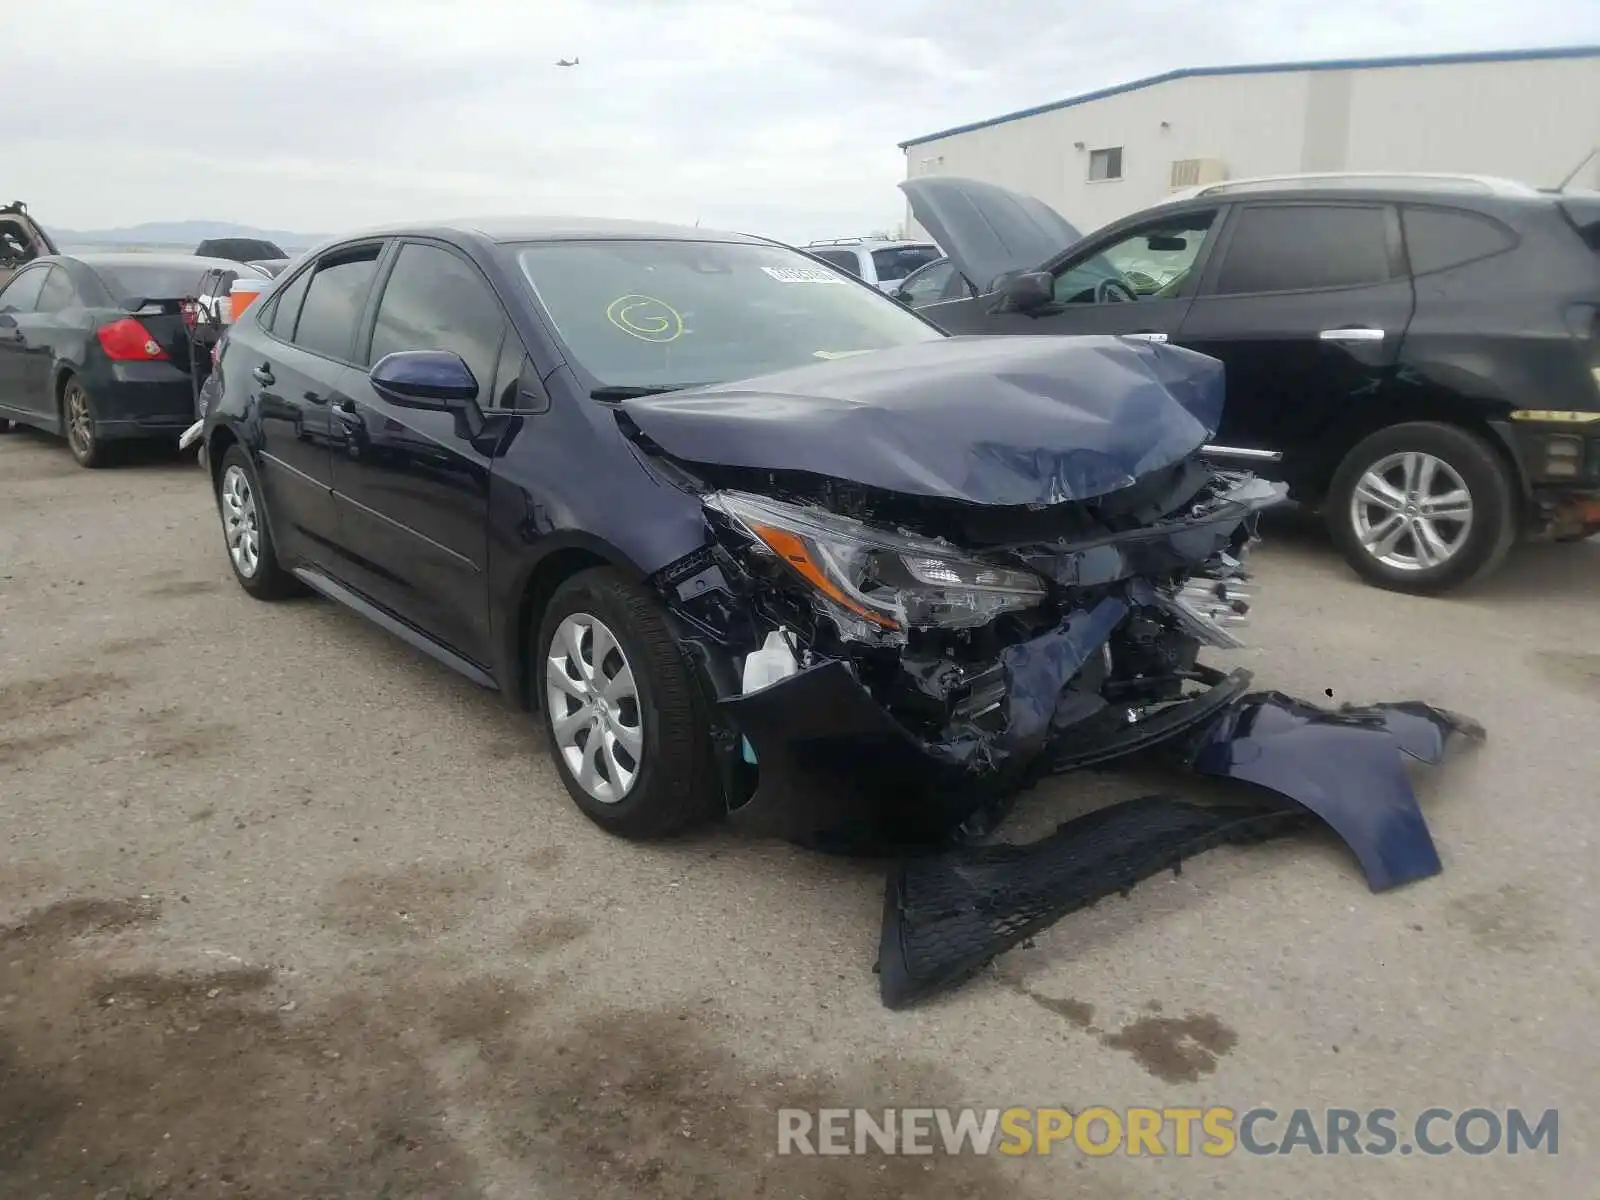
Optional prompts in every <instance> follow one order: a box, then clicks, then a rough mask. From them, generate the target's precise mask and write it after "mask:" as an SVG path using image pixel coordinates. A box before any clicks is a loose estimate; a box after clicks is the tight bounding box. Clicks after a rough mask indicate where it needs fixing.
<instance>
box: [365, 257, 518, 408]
mask: <svg viewBox="0 0 1600 1200" xmlns="http://www.w3.org/2000/svg"><path fill="white" fill-rule="evenodd" d="M504 329H505V313H504V312H503V311H502V310H501V307H500V301H499V299H498V298H496V296H495V294H494V292H493V291H491V290H490V288H489V285H488V284H487V283H485V282H484V280H483V277H482V276H481V275H479V274H478V272H477V271H476V270H475V269H474V268H473V267H472V266H470V265H469V264H468V263H467V262H466V261H465V260H463V259H461V258H459V257H457V256H456V255H454V254H452V253H451V252H450V251H448V250H445V249H442V248H440V247H438V246H426V245H421V244H419V243H416V242H409V243H407V244H406V245H404V246H401V247H400V253H399V255H398V257H396V259H395V263H394V270H393V271H392V272H390V274H389V281H388V283H386V284H385V285H384V288H383V299H382V300H380V301H379V302H378V320H377V324H376V325H375V326H374V328H373V330H372V351H371V353H370V354H369V355H368V356H367V357H368V361H369V362H371V363H376V362H378V360H380V359H381V358H383V356H384V355H386V354H392V353H394V352H395V351H397V350H449V351H451V352H453V353H455V354H459V355H460V356H461V358H462V359H463V361H465V362H466V364H467V367H468V368H469V369H470V370H471V371H472V377H473V378H474V379H476V380H477V381H478V387H479V389H480V392H479V395H480V396H481V397H482V399H483V401H484V402H485V403H488V402H489V391H490V390H491V389H492V388H493V387H494V381H495V360H496V358H497V356H498V355H499V353H500V339H501V336H502V334H503V332H504Z"/></svg>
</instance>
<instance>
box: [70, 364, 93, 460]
mask: <svg viewBox="0 0 1600 1200" xmlns="http://www.w3.org/2000/svg"><path fill="white" fill-rule="evenodd" d="M62 399H63V402H64V406H65V408H66V418H67V445H69V446H71V447H72V453H73V454H74V455H75V456H77V457H78V458H79V459H87V458H88V457H89V456H90V455H91V454H93V453H94V420H93V418H92V417H90V415H89V393H87V392H85V391H84V390H83V389H82V388H81V387H79V386H78V385H77V384H75V383H69V384H68V385H67V390H66V394H65V395H64V396H63V397H62Z"/></svg>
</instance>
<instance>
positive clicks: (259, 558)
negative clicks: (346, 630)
mask: <svg viewBox="0 0 1600 1200" xmlns="http://www.w3.org/2000/svg"><path fill="white" fill-rule="evenodd" d="M217 512H218V513H219V515H220V516H221V517H222V536H223V541H224V544H225V545H226V546H227V550H228V564H229V565H230V566H231V567H232V568H233V577H234V578H235V579H237V580H238V581H239V586H240V587H242V588H243V589H244V590H245V591H247V592H249V593H250V594H251V595H252V596H254V597H255V598H256V599H257V600H281V599H283V598H284V597H285V596H293V595H296V594H297V593H299V592H300V590H301V588H300V585H299V581H298V580H296V579H295V577H294V576H293V575H291V574H289V572H288V571H285V570H284V569H283V567H282V565H281V564H280V563H279V562H278V551H277V547H276V546H274V545H273V542H272V528H271V525H270V523H269V522H268V521H267V510H266V499H265V497H264V496H263V494H262V491H261V484H260V481H259V480H258V479H257V477H256V469H255V464H254V463H252V462H251V461H250V456H249V455H248V454H246V453H245V451H244V447H243V446H240V445H238V444H237V443H235V444H234V445H232V446H229V447H228V452H227V453H226V454H224V455H223V456H222V464H221V470H219V471H218V472H217Z"/></svg>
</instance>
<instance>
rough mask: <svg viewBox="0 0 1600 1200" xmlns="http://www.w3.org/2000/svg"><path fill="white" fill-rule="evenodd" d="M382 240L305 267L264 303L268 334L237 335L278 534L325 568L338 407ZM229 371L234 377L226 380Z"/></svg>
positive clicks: (335, 527) (335, 522) (334, 538)
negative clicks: (256, 416)
mask: <svg viewBox="0 0 1600 1200" xmlns="http://www.w3.org/2000/svg"><path fill="white" fill-rule="evenodd" d="M383 248H384V243H383V242H367V243H360V244H356V245H346V246H339V247H335V248H334V249H332V250H329V251H328V252H327V253H325V254H323V255H321V256H320V257H319V258H318V259H317V260H316V261H314V262H312V263H308V264H307V265H306V266H305V267H304V268H303V269H302V270H301V271H299V272H298V273H297V274H296V275H295V276H294V277H293V278H292V279H289V280H287V281H286V282H285V285H284V286H283V287H282V288H279V289H276V295H275V296H274V297H273V298H272V299H271V300H269V301H268V305H267V307H266V308H265V309H264V310H263V312H262V318H261V327H262V329H263V330H264V331H265V333H266V334H267V336H266V337H246V338H241V339H239V340H238V341H237V342H236V344H234V345H233V346H231V347H230V348H229V351H228V356H229V358H230V359H232V358H234V357H239V358H242V359H243V360H244V361H243V366H244V367H245V369H246V371H247V372H248V385H247V386H248V387H249V388H250V390H251V392H252V394H253V395H254V397H255V399H256V402H257V412H258V414H259V420H260V428H261V438H262V441H261V449H260V459H261V462H262V464H263V469H262V479H261V484H262V487H263V489H264V490H265V491H266V493H267V505H268V509H269V511H270V512H271V513H272V516H273V521H274V527H273V533H274V535H275V536H276V537H277V538H278V540H279V542H280V543H283V542H286V541H290V542H292V543H293V548H292V549H291V550H290V551H289V553H290V554H292V555H300V556H303V557H305V558H307V559H310V560H312V561H314V562H318V563H320V564H323V565H328V564H329V562H330V561H331V558H330V556H331V555H332V554H333V553H334V552H335V548H336V547H337V546H338V545H339V544H340V530H339V514H338V509H337V507H336V506H335V504H334V501H333V455H334V452H335V450H342V449H343V445H344V443H343V435H344V430H343V427H342V425H340V424H339V423H338V422H336V421H335V420H334V418H333V415H332V406H333V404H334V403H335V402H336V401H339V400H342V399H344V398H345V397H346V393H345V391H344V390H343V389H344V387H345V386H346V384H347V381H348V380H349V379H350V378H352V377H354V376H355V375H356V374H357V373H356V372H354V371H352V369H351V367H352V362H353V360H354V358H355V355H356V333H357V329H358V328H359V327H360V324H361V317H362V315H363V313H364V312H365V311H366V309H367V303H368V300H369V298H370V293H371V289H372V284H373V281H374V279H375V278H376V276H377V271H378V259H379V255H380V254H381V252H382V250H383ZM232 379H233V374H232V373H231V372H230V375H229V380H230V383H231V381H232Z"/></svg>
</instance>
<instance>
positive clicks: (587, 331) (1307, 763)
mask: <svg viewBox="0 0 1600 1200" xmlns="http://www.w3.org/2000/svg"><path fill="white" fill-rule="evenodd" d="M218 376H219V379H220V387H218V388H217V389H215V394H214V396H213V399H212V401H211V405H210V408H209V410H208V412H207V414H206V418H205V430H204V437H205V440H206V444H207V448H208V455H207V461H208V463H209V464H210V469H211V471H212V473H213V478H214V484H215V487H216V490H217V496H218V505H219V510H220V513H221V515H222V519H223V527H224V532H225V535H226V539H227V546H228V551H229V559H230V561H231V563H232V565H233V569H234V571H235V574H236V575H237V577H238V580H239V582H240V584H241V585H242V586H243V587H244V588H245V589H246V590H247V591H248V592H250V593H252V594H253V595H256V596H260V597H263V598H267V597H274V596H279V595H283V594H286V593H288V592H289V591H291V590H294V589H295V588H297V587H301V586H309V587H311V588H313V589H315V590H316V591H319V592H321V593H323V594H324V595H327V596H329V597H332V598H334V599H336V600H338V601H340V602H342V603H344V604H346V605H348V606H350V607H352V608H354V609H356V610H357V611H359V612H361V613H363V614H364V615H366V616H368V617H369V618H371V619H372V620H374V621H376V622H378V623H379V624H381V625H382V626H384V627H385V628H386V629H388V630H390V631H391V632H393V633H395V634H396V635H398V636H400V637H402V638H404V639H406V640H407V641H409V642H411V643H412V644H414V645H416V646H417V647H419V648H421V649H422V650H424V651H426V652H427V653H429V654H431V655H433V656H434V657H435V658H438V659H439V660H441V661H443V662H445V663H447V664H449V665H450V666H452V667H454V668H456V669H457V670H459V671H461V672H462V673H463V674H466V675H467V676H469V677H470V678H472V679H474V680H475V681H477V682H478V683H480V684H482V685H484V686H486V687H491V688H496V689H498V690H500V691H501V692H503V693H504V694H505V695H506V696H507V698H508V700H509V701H510V702H511V703H512V704H514V705H516V706H518V707H524V708H533V707H537V708H539V709H540V710H542V716H543V721H544V725H545V728H546V731H547V734H548V738H549V741H550V745H551V749H552V752H553V761H554V762H555V764H556V766H557V769H558V770H559V771H560V773H561V777H562V779H563V782H564V783H565V785H566V787H567V789H568V791H569V792H570V793H571V795H572V797H573V799H574V800H575V801H576V803H577V804H578V806H579V807H580V808H581V809H582V810H583V811H584V812H585V813H586V814H587V815H588V816H589V817H590V818H592V819H593V820H594V821H595V822H597V823H598V824H600V825H601V826H603V827H604V828H606V829H608V830H611V831H613V832H615V833H619V834H622V835H624V836H628V837H654V836H661V835H666V834H670V833H673V832H677V831H680V830H683V829H685V828H687V827H689V826H691V825H694V824H696V823H698V822H701V821H704V820H709V819H712V818H714V817H720V816H728V815H731V816H732V817H733V819H734V820H736V821H738V822H740V823H743V824H745V825H747V826H749V827H750V828H753V829H757V830H762V831H766V832H771V833H776V834H779V835H782V836H785V837H788V838H791V839H794V840H797V841H800V842H803V843H805V844H807V845H811V846H815V847H818V848H821V849H827V850H837V851H842V852H860V853H869V854H890V855H894V856H897V858H898V861H899V864H900V865H898V866H897V867H896V868H895V869H894V871H893V873H892V874H891V878H890V887H889V897H888V905H887V910H886V917H887V919H886V923H885V931H884V938H885V941H884V955H883V958H882V960H881V964H880V965H881V970H882V976H883V979H882V987H883V993H884V998H885V1000H886V1001H888V1002H889V1003H891V1004H900V1003H905V1002H907V1001H909V1000H912V999H915V998H916V997H917V996H919V995H922V994H925V993H926V992H928V991H930V990H932V989H933V988H936V987H938V986H942V985H945V984H948V983H950V982H953V981H954V980H956V979H958V978H960V977H962V976H963V975H965V974H969V973H970V972H971V971H973V970H975V969H976V968H977V967H978V966H979V965H981V964H982V963H983V962H984V961H987V959H988V958H991V957H993V955H994V954H995V953H997V952H998V951H999V950H1000V949H1003V948H1004V947H1005V946H1006V945H1008V944H1011V943H1012V942H1014V941H1015V940H1017V939H1018V938H1020V937H1023V936H1026V935H1027V933H1028V932H1030V931H1031V930H1032V929H1034V928H1037V927H1038V926H1039V925H1040V924H1042V923H1044V922H1046V921H1048V920H1052V919H1055V918H1056V917H1059V916H1060V915H1061V914H1062V913H1064V912H1066V911H1069V910H1070V909H1072V908H1075V907H1078V906H1080V905H1082V904H1085V903H1089V902H1091V901H1093V900H1095V899H1097V898H1099V897H1100V896H1103V895H1106V894H1108V893H1110V892H1115V891H1118V890H1122V889H1124V888H1126V887H1128V886H1129V885H1131V884H1132V883H1133V882H1135V881H1136V880H1137V879H1138V878H1140V877H1142V876H1144V875H1148V874H1150V873H1152V872H1153V871H1157V870H1160V869H1162V868H1163V867H1166V866H1171V865H1174V864H1176V862H1177V861H1178V860H1179V859H1181V858H1182V857H1183V856H1185V855H1187V854H1192V853H1194V852H1196V851H1198V850H1200V849H1203V848H1205V847H1207V846H1210V845H1214V844H1217V843H1218V842H1220V841H1223V840H1237V839H1243V838H1254V837H1262V836H1267V835H1268V834H1271V833H1275V832H1278V831H1279V830H1281V829H1284V828H1287V827H1289V826H1291V825H1292V824H1294V823H1295V822H1296V821H1298V820H1301V819H1304V818H1306V817H1307V816H1308V815H1310V814H1314V815H1315V816H1316V817H1317V818H1320V819H1321V820H1323V821H1324V822H1326V823H1327V824H1328V825H1330V826H1331V827H1332V828H1333V829H1334V830H1335V831H1336V832H1337V833H1338V834H1339V835H1340V836H1341V837H1342V838H1343V839H1344V840H1345V841H1346V842H1347V843H1348V844H1349V845H1350V847H1351V848H1352V850H1353V851H1354V853H1355V855H1356V857H1357V859H1358V861H1359V862H1360V864H1361V866H1362V868H1363V870H1364V871H1365V873H1366V875H1367V878H1368V880H1369V882H1370V884H1371V885H1372V886H1373V887H1374V888H1384V887H1389V886H1393V885H1394V884H1397V883H1401V882H1405V881H1407V880H1410V879H1415V878H1419V877H1421V876H1424V875H1428V874H1431V873H1433V872H1434V871H1437V870H1438V868H1439V860H1438V856H1437V854H1436V852H1435V850H1434V847H1433V843H1432V841H1431V839H1430V837H1429V834H1428V830H1427V827H1426V825H1425V823H1424V822H1423V819H1422V815H1421V812H1420V810H1419V809H1418V806H1417V803H1416V799H1415V797H1414V795H1413V793H1412V791H1411V788H1410V785H1409V783H1408V782H1407V777H1406V774H1405V770H1404V762H1405V761H1406V760H1407V759H1413V760H1421V761H1429V762H1431V761H1436V760H1437V759H1439V758H1440V756H1441V754H1442V751H1443V749H1444V745H1445V742H1446V740H1447V739H1448V737H1449V736H1450V735H1451V734H1453V733H1456V732H1467V733H1469V734H1472V735H1474V736H1476V735H1478V734H1479V733H1481V731H1479V730H1478V729H1477V727H1476V726H1474V725H1472V723H1471V722H1469V721H1467V720H1465V719H1464V718H1460V717H1457V716H1455V715H1453V714H1451V713H1448V712H1445V711H1443V710H1439V709H1435V708H1431V707H1428V706H1425V705H1421V704H1417V703H1403V704H1392V705H1375V706H1371V707H1368V708H1363V709H1352V708H1348V707H1347V708H1344V709H1340V710H1337V711H1332V710H1328V709H1325V708H1321V707H1316V706H1313V705H1309V704H1306V703H1303V702H1300V701H1296V700H1293V699H1290V698H1289V697H1286V696H1282V695H1280V694H1277V693H1271V692H1252V691H1251V690H1250V678H1249V675H1248V673H1246V672H1244V671H1234V672H1231V673H1224V672H1222V671H1219V670H1216V669H1214V668H1211V667H1208V666H1207V665H1206V664H1204V663H1203V662H1201V661H1200V652H1201V650H1202V648H1203V647H1205V646H1208V645H1209V646H1216V647H1232V646H1236V645H1238V644H1239V643H1238V640H1237V628H1238V624H1239V622H1240V621H1242V620H1243V618H1244V616H1245V614H1246V612H1247V610H1248V604H1249V599H1248V594H1247V589H1246V584H1247V582H1248V573H1247V570H1246V562H1247V558H1248V552H1249V549H1250V546H1251V544H1252V543H1253V542H1254V540H1255V538H1256V520H1257V516H1258V514H1259V513H1260V512H1261V511H1262V510H1263V509H1265V508H1267V507H1269V506H1271V505H1273V504H1275V503H1277V502H1278V501H1279V500H1280V499H1281V498H1282V489H1281V487H1279V486H1278V485H1274V484H1268V483H1265V482H1263V481H1260V480H1258V479H1255V478H1253V477H1252V476H1250V475H1249V474H1248V473H1245V472H1241V471H1230V470H1220V469H1217V468H1216V467H1214V466H1211V465H1208V464H1207V462H1206V461H1205V460H1204V459H1203V458H1202V457H1201V456H1200V451H1201V450H1202V447H1203V446H1204V445H1205V443H1206V441H1207V439H1208V438H1209V437H1210V436H1211V435H1212V433H1213V432H1214V431H1215V429H1216V428H1217V425H1218V423H1219V420H1220V418H1221V413H1222V407H1223V402H1224V378H1223V372H1222V367H1221V365H1220V364H1219V363H1218V362H1216V361H1215V360H1213V359H1211V358H1207V357H1205V356H1203V355H1200V354H1196V353H1193V352H1190V351H1186V350H1182V349H1178V348H1175V347H1168V346H1162V345H1158V344H1153V343H1148V342H1141V341H1131V340H1123V339H1116V338H1098V337H1085V338H1076V339H1064V338H1049V337H1005V338H986V337H965V338H952V337H946V336H945V335H943V334H942V333H940V332H939V331H938V330H936V329H935V328H933V327H932V326H931V325H929V324H928V323H927V322H925V321H924V320H923V319H922V318H920V317H918V316H916V315H915V314H913V313H911V312H908V311H907V310H905V309H904V308H902V307H900V306H899V305H897V304H895V303H894V302H893V301H892V300H889V299H888V298H886V297H884V296H882V295H880V294H878V293H877V292H876V291H874V290H873V289H871V288H870V287H867V286H865V285H863V284H861V283H860V282H859V281H857V280H853V279H851V278H850V277H848V276H846V275H844V274H843V273H841V272H838V271H835V270H834V269H832V268H831V267H828V266H826V265H824V264H820V263H818V262H816V261H815V260H812V259H810V258H809V257H807V256H805V255H803V254H801V253H799V252H796V251H794V250H791V249H788V248H786V247H782V246H778V245H775V244H773V243H771V242H767V241H764V240H761V239H757V238H752V237H744V236H739V235H724V234H712V233H708V232H706V231H703V230H698V229H681V228H676V227H663V226H639V225H633V224H627V223H623V224H618V223H609V222H590V221H582V222H554V221H545V222H539V223H534V222H525V223H521V224H504V223H500V224H486V223H480V224H476V225H471V226H451V227H427V228H406V229H393V230H386V231H378V232H374V233H371V234H367V235H363V236H361V237H358V238H350V239H345V240H341V241H339V242H335V243H332V244H330V245H328V246H326V247H324V248H322V249H320V250H318V251H315V252H313V253H311V254H309V255H307V256H306V257H305V259H304V260H303V261H302V262H301V264H299V265H298V266H297V267H296V268H295V269H294V270H292V271H291V272H288V273H286V274H285V275H284V276H283V277H282V278H280V279H279V280H278V281H277V283H276V284H275V285H274V287H273V288H272V290H271V292H270V293H269V294H268V295H267V296H266V297H265V298H264V299H263V300H262V301H261V302H259V303H257V304H255V305H253V306H252V307H251V309H250V310H249V312H248V313H247V314H245V316H244V317H243V318H242V319H241V320H240V321H238V322H237V323H236V324H235V325H234V326H233V328H232V330H231V332H230V333H229V335H228V336H227V338H226V339H225V341H224V343H223V346H222V348H221V350H220V352H219V367H218ZM1136 754H1139V755H1146V756H1155V757H1157V758H1164V759H1165V760H1166V761H1167V762H1169V763H1170V764H1172V765H1175V766H1177V767H1179V768H1181V769H1184V770H1188V771H1192V772H1198V773H1200V774H1203V775H1211V776H1221V777H1227V778H1232V779H1235V780H1239V781H1242V782H1243V783H1245V784H1248V785H1252V787H1250V788H1245V789H1241V797H1240V800H1239V802H1238V803H1237V804H1230V805H1227V806H1220V807H1219V806H1216V805H1211V806H1201V805H1195V804H1190V803H1186V802H1184V801H1181V800H1176V799H1170V798H1164V797H1148V798H1145V799H1142V800H1138V801H1132V802H1129V803H1125V804H1120V805H1114V806H1112V807H1111V808H1109V809H1106V810H1102V811H1101V812H1097V813H1095V814H1093V815H1092V816H1091V817H1088V818H1084V819H1083V820H1081V821H1075V822H1070V823H1068V824H1067V825H1065V826H1063V827H1062V828H1061V830H1060V831H1059V832H1058V833H1057V835H1055V836H1054V837H1052V838H1050V839H1047V840H1046V841H1045V842H1042V843H1037V844H1035V845H1034V846H1031V847H1018V846H1006V845H995V844H985V843H986V841H987V839H988V835H990V834H992V833H993V831H994V829H995V826H996V824H997V823H998V821H999V818H1000V817H1001V816H1003V814H1004V813H1005V811H1006V807H1007V805H1008V804H1009V802H1010V801H1011V799H1012V798H1013V797H1014V796H1016V795H1017V794H1018V792H1019V791H1020V790H1021V789H1023V788H1025V787H1026V786H1027V785H1028V784H1030V783H1032V782H1034V781H1036V780H1038V779H1039V778H1041V777H1042V776H1044V775H1047V774H1054V773H1061V772H1065V771H1070V770H1073V769H1077V768H1080V767H1087V766H1092V765H1099V764H1105V763H1109V762H1112V761H1114V760H1118V759H1121V758H1124V757H1128V756H1132V755H1136Z"/></svg>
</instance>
